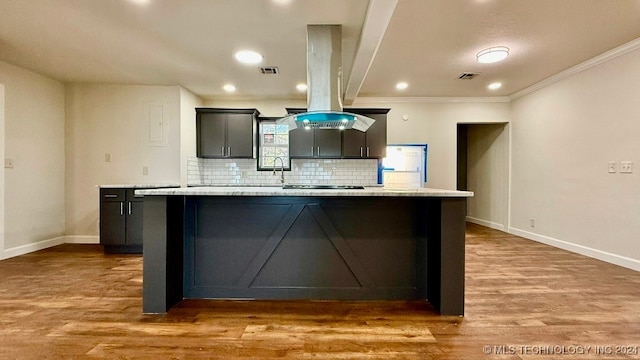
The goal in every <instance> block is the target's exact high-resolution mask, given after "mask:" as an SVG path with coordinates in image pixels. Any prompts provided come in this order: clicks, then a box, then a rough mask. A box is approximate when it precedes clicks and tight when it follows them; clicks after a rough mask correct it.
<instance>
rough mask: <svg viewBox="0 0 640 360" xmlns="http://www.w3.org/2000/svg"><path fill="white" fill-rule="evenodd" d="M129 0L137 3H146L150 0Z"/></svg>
mask: <svg viewBox="0 0 640 360" xmlns="http://www.w3.org/2000/svg"><path fill="white" fill-rule="evenodd" d="M129 1H131V2H132V3H134V4H138V5H147V4H149V3H150V2H151V0H129Z"/></svg>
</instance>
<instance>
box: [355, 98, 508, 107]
mask: <svg viewBox="0 0 640 360" xmlns="http://www.w3.org/2000/svg"><path fill="white" fill-rule="evenodd" d="M510 101H511V98H510V97H509V96H486V97H446V96H441V97H400V96H399V97H358V98H356V99H355V100H354V101H353V105H358V104H362V103H367V104H371V103H376V104H378V103H396V104H397V103H425V104H435V103H508V102H510Z"/></svg>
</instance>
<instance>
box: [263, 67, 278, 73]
mask: <svg viewBox="0 0 640 360" xmlns="http://www.w3.org/2000/svg"><path fill="white" fill-rule="evenodd" d="M278 72H279V71H278V67H277V66H263V67H261V68H260V73H261V74H265V75H277V74H278Z"/></svg>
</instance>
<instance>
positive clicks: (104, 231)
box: [100, 188, 143, 254]
mask: <svg viewBox="0 0 640 360" xmlns="http://www.w3.org/2000/svg"><path fill="white" fill-rule="evenodd" d="M134 191H135V189H134V188H101V189H100V244H102V245H104V252H105V253H130V254H142V209H143V202H142V199H143V198H142V196H136V195H135V193H134Z"/></svg>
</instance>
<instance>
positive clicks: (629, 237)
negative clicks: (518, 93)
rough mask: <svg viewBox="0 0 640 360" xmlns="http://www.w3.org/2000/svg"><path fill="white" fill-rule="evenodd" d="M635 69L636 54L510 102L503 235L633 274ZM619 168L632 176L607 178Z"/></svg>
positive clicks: (637, 182) (639, 261)
mask: <svg viewBox="0 0 640 360" xmlns="http://www.w3.org/2000/svg"><path fill="white" fill-rule="evenodd" d="M638 64H640V50H635V51H633V52H630V53H628V54H626V55H623V56H620V57H618V58H615V59H613V60H610V61H608V62H605V63H603V64H600V65H598V66H596V67H594V68H591V69H589V70H586V71H584V72H581V73H578V74H577V75H574V76H572V77H570V78H567V79H565V80H562V81H560V82H557V83H555V84H553V85H550V86H548V87H545V88H543V89H540V90H538V91H535V92H533V93H531V94H529V95H526V96H524V97H522V98H519V99H517V100H515V101H513V103H512V106H513V115H512V117H513V120H512V148H511V156H512V182H511V228H510V232H513V233H516V234H518V235H522V236H525V237H529V238H532V239H536V240H539V241H542V242H546V243H550V244H553V245H555V246H560V247H564V248H567V249H570V250H573V251H577V252H581V253H583V254H587V255H590V256H595V257H598V258H601V259H604V260H607V261H612V262H614V263H618V264H621V265H623V266H628V267H632V268H635V269H638V270H640V246H639V245H638V240H639V239H640V179H639V175H638V173H639V171H640V141H639V140H638V134H640V113H639V112H638V101H639V99H640V98H639V94H640V66H638ZM624 160H631V161H634V165H635V169H634V173H633V174H620V173H619V172H618V173H615V174H609V173H608V172H607V164H608V162H609V161H617V163H618V166H619V164H620V161H624ZM618 170H619V169H618ZM531 219H535V227H531V226H530V220H531Z"/></svg>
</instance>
